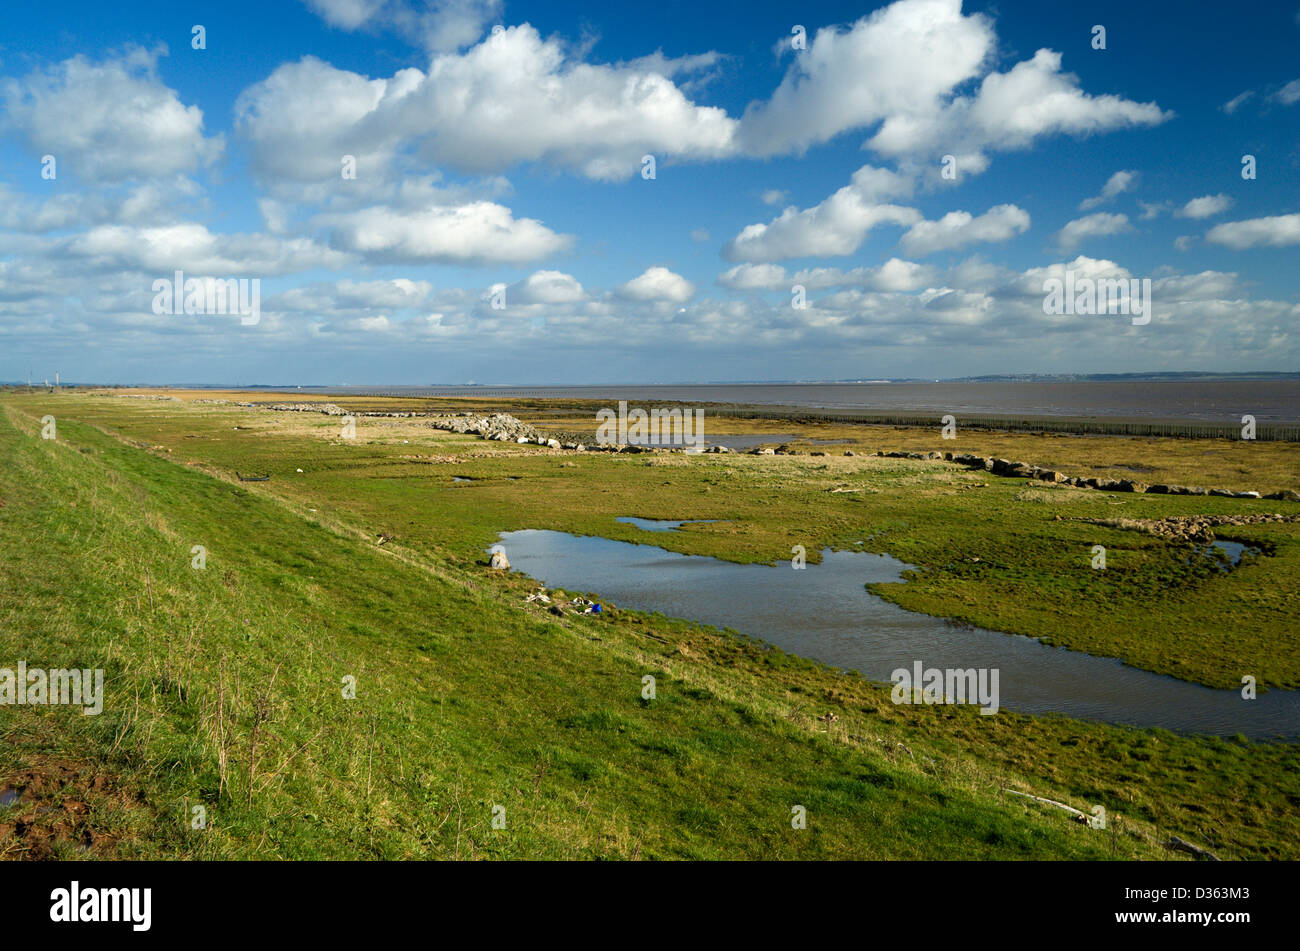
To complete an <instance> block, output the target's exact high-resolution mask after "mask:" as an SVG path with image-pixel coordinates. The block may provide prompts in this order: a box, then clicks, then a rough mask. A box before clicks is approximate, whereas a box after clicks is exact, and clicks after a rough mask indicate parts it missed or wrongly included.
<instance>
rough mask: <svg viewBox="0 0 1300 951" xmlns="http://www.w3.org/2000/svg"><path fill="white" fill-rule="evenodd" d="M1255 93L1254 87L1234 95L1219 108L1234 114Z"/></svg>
mask: <svg viewBox="0 0 1300 951" xmlns="http://www.w3.org/2000/svg"><path fill="white" fill-rule="evenodd" d="M1254 95H1255V91H1254V90H1253V89H1247V90H1246V91H1245V92H1243V93H1242V94H1241V95H1239V96H1233V97H1232V98H1231V99H1229V100H1228V101H1227V102H1225V103H1224V104H1223V105H1221V106H1220V107H1219V108H1220V109H1222V110H1223V111H1224V112H1226V113H1227V114H1228V115H1232V114H1233V113H1234V112H1236V111H1237V110H1238V109H1240V108H1241V107H1242V106H1243V105H1245V103H1246V101H1247V100H1248V99H1250V98H1251V97H1252V96H1254Z"/></svg>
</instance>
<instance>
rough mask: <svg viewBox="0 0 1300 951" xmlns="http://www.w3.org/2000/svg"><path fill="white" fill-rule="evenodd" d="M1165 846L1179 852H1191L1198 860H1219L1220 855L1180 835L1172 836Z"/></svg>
mask: <svg viewBox="0 0 1300 951" xmlns="http://www.w3.org/2000/svg"><path fill="white" fill-rule="evenodd" d="M1165 848H1167V849H1173V850H1175V851H1177V852H1189V853H1191V854H1192V855H1193V856H1195V857H1196V860H1197V861H1198V862H1218V861H1219V857H1218V856H1217V855H1215V854H1214V853H1213V852H1211V851H1210V850H1209V849H1203V848H1201V847H1200V846H1199V845H1193V844H1192V843H1190V842H1188V841H1187V840H1185V839H1180V838H1178V836H1176V835H1174V836H1170V837H1169V841H1168V842H1166V843H1165Z"/></svg>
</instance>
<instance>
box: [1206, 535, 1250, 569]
mask: <svg viewBox="0 0 1300 951" xmlns="http://www.w3.org/2000/svg"><path fill="white" fill-rule="evenodd" d="M1210 547H1211V548H1215V549H1218V550H1219V551H1221V552H1223V554H1224V556H1225V557H1226V558H1227V559H1228V561H1229V562H1231V563H1232V564H1233V565H1234V566H1235V565H1239V564H1241V556H1242V555H1258V554H1259V552H1260V550H1259V549H1258V548H1254V547H1252V546H1251V545H1247V544H1245V543H1243V542H1224V541H1218V542H1210Z"/></svg>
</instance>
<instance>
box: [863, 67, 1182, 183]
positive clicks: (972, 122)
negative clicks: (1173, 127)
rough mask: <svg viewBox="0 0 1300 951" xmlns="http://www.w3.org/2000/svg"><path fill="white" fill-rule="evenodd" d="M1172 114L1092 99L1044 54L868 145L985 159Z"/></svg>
mask: <svg viewBox="0 0 1300 951" xmlns="http://www.w3.org/2000/svg"><path fill="white" fill-rule="evenodd" d="M1172 116H1173V113H1171V112H1165V111H1164V110H1162V109H1161V108H1160V107H1159V106H1158V105H1156V104H1155V103H1154V102H1148V103H1138V102H1133V101H1131V100H1128V99H1123V98H1121V97H1118V96H1113V95H1104V96H1090V95H1088V94H1087V93H1085V92H1083V91H1082V90H1080V89H1079V88H1078V77H1076V76H1074V75H1073V74H1070V73H1062V72H1061V54H1060V53H1056V52H1053V51H1052V50H1047V49H1040V50H1039V51H1038V52H1037V53H1035V54H1034V57H1033V59H1030V60H1026V61H1024V62H1021V63H1018V64H1016V65H1015V66H1014V67H1012V68H1011V70H1009V71H1008V72H1006V73H996V72H995V73H990V74H989V75H987V76H985V77H984V79H983V80H982V81H981V82H980V85H979V89H978V91H977V92H976V93H975V94H974V95H973V96H958V97H956V98H954V99H952V100H951V102H948V103H946V104H944V105H942V106H940V107H939V108H936V109H932V110H929V111H917V112H914V113H910V114H899V115H896V116H891V117H889V118H887V119H886V120H885V121H884V123H883V124H882V125H881V127H880V131H878V132H877V133H876V134H875V135H874V136H873V137H872V138H871V139H869V140H868V142H867V146H868V147H870V148H872V149H874V150H876V151H877V152H879V153H880V154H882V155H886V156H891V157H899V158H902V157H907V156H915V155H918V154H926V153H930V154H935V153H937V152H939V151H944V152H949V153H954V154H955V153H958V152H960V153H967V154H970V155H980V154H981V153H982V152H983V151H984V150H993V151H1009V150H1012V149H1021V148H1026V147H1028V146H1030V145H1032V144H1033V142H1034V141H1035V140H1036V139H1038V138H1040V137H1042V136H1047V135H1057V134H1069V135H1076V136H1077V135H1090V134H1094V133H1100V132H1107V131H1112V130H1115V129H1124V128H1134V127H1139V126H1150V125H1158V124H1160V123H1162V122H1164V121H1166V120H1168V119H1169V118H1172Z"/></svg>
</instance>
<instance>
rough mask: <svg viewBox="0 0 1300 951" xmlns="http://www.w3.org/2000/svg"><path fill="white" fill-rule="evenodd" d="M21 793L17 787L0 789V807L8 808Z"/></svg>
mask: <svg viewBox="0 0 1300 951" xmlns="http://www.w3.org/2000/svg"><path fill="white" fill-rule="evenodd" d="M19 795H21V794H20V793H19V792H18V790H16V789H0V809H8V808H9V807H10V806H12V805H13V804H14V803H16V802H17V801H18V797H19Z"/></svg>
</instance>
